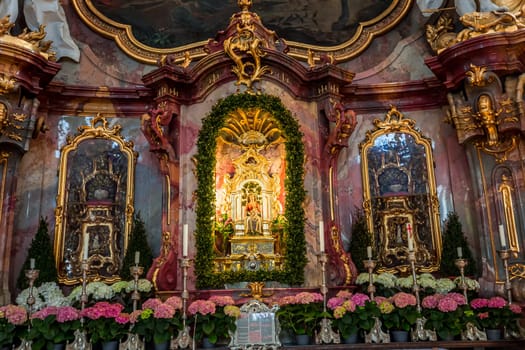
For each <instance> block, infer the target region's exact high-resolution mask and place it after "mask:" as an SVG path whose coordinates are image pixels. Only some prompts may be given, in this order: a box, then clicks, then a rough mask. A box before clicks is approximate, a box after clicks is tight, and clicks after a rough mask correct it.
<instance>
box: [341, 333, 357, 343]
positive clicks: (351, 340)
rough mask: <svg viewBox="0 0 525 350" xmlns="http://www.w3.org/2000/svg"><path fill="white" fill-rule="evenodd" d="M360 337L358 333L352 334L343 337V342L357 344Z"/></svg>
mask: <svg viewBox="0 0 525 350" xmlns="http://www.w3.org/2000/svg"><path fill="white" fill-rule="evenodd" d="M358 338H359V335H358V334H357V333H354V334H350V335H349V336H348V337H346V338H344V339H343V343H345V344H355V343H357V339H358Z"/></svg>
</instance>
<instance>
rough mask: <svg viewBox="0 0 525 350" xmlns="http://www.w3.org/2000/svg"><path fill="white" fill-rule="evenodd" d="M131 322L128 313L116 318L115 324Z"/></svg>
mask: <svg viewBox="0 0 525 350" xmlns="http://www.w3.org/2000/svg"><path fill="white" fill-rule="evenodd" d="M129 321H130V318H129V314H128V313H124V312H123V313H121V314H120V315H118V316H117V317H115V322H117V323H118V324H128V323H129Z"/></svg>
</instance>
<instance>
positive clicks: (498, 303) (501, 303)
mask: <svg viewBox="0 0 525 350" xmlns="http://www.w3.org/2000/svg"><path fill="white" fill-rule="evenodd" d="M506 305H507V301H506V300H505V299H503V298H502V297H492V298H490V299H489V301H488V305H487V306H488V307H491V308H494V309H502V308H504V307H505V306H506Z"/></svg>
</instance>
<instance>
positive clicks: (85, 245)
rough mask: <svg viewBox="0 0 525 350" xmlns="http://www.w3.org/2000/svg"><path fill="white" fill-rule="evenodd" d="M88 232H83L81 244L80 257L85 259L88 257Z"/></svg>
mask: <svg viewBox="0 0 525 350" xmlns="http://www.w3.org/2000/svg"><path fill="white" fill-rule="evenodd" d="M88 246H89V234H87V233H85V234H84V244H83V245H82V251H83V255H82V259H84V260H87V259H88V249H89V247H88Z"/></svg>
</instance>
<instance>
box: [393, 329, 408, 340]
mask: <svg viewBox="0 0 525 350" xmlns="http://www.w3.org/2000/svg"><path fill="white" fill-rule="evenodd" d="M390 335H391V336H392V341H393V342H397V343H406V342H407V341H408V335H409V334H408V332H407V331H390Z"/></svg>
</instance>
